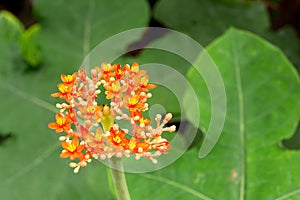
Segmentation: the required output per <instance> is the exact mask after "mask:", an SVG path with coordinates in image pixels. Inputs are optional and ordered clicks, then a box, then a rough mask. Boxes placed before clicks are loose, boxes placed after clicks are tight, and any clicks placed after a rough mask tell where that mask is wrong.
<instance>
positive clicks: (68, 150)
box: [60, 137, 84, 160]
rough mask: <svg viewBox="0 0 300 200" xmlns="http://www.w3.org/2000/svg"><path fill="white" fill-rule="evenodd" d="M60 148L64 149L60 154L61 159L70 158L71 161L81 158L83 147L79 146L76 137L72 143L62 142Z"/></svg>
mask: <svg viewBox="0 0 300 200" xmlns="http://www.w3.org/2000/svg"><path fill="white" fill-rule="evenodd" d="M61 146H62V147H63V148H64V149H63V150H62V152H61V154H60V157H61V158H67V157H70V159H71V160H75V159H76V158H83V156H82V155H83V154H82V151H83V150H84V145H79V141H78V138H77V137H75V138H73V140H72V142H62V143H61Z"/></svg>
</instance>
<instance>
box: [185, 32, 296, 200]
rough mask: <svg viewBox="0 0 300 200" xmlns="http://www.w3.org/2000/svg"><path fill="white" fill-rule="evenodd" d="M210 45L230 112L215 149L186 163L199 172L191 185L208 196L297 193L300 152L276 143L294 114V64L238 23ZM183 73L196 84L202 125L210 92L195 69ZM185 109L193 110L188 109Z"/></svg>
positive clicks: (291, 127) (289, 130)
mask: <svg viewBox="0 0 300 200" xmlns="http://www.w3.org/2000/svg"><path fill="white" fill-rule="evenodd" d="M207 51H208V54H209V55H210V56H211V58H212V59H213V61H214V62H215V63H216V65H217V66H218V68H219V70H220V73H221V75H222V77H223V80H224V84H225V88H226V95H227V116H226V122H225V125H224V129H223V133H222V135H221V137H220V140H219V142H218V143H217V145H216V146H215V148H214V149H213V151H212V152H211V153H210V154H209V155H208V156H207V157H206V158H205V159H204V160H199V161H198V162H197V163H196V164H195V166H194V168H195V170H194V171H193V170H192V169H187V171H188V172H189V173H190V174H191V179H192V178H193V177H195V176H196V175H197V173H199V174H200V175H201V179H202V180H201V181H200V183H199V184H195V185H194V188H195V190H197V189H198V190H199V191H201V192H202V193H204V194H205V195H206V196H208V197H211V198H213V199H288V197H289V198H291V199H298V198H299V195H300V192H299V191H300V190H299V184H298V183H299V178H300V176H299V167H300V165H299V164H298V163H299V162H298V161H297V160H298V159H299V156H300V153H299V152H297V151H288V150H286V149H284V148H283V147H282V145H281V140H282V139H283V138H288V137H290V136H291V135H292V134H293V132H294V131H295V129H296V125H297V122H298V120H299V113H300V104H299V98H300V84H299V77H298V76H297V73H296V71H295V69H294V68H293V66H292V65H291V63H290V62H289V61H288V60H287V59H286V57H285V56H284V55H283V54H282V53H281V51H280V50H278V49H277V48H276V47H274V46H272V45H271V44H269V43H268V42H266V41H265V40H263V39H261V38H259V37H257V36H255V35H253V34H251V33H249V32H246V31H240V30H237V29H230V30H229V31H227V32H226V33H225V34H224V35H223V36H221V37H220V38H219V39H217V40H216V41H215V42H213V43H212V44H211V45H209V47H208V48H207ZM207 60H208V58H207V55H206V54H203V55H200V57H199V59H198V60H197V62H196V64H195V66H199V67H200V68H206V67H210V64H209V63H208V62H207ZM188 77H189V79H190V80H191V82H192V84H193V86H194V88H195V90H197V91H198V92H197V95H198V98H199V107H200V111H201V115H202V117H201V122H200V126H201V127H204V129H205V128H207V126H208V123H209V120H210V115H211V114H212V113H211V107H210V105H211V103H210V96H209V93H208V92H207V88H206V85H205V82H204V81H203V79H202V78H201V76H200V75H199V74H198V73H197V72H196V70H195V69H191V70H190V71H189V72H188ZM188 96H189V95H188V94H187V96H186V99H185V101H184V103H185V105H186V106H185V109H189V104H190V100H189V97H188ZM216 112H218V111H216ZM188 113H189V114H190V115H189V116H188V118H191V117H192V116H193V110H189V112H188ZM214 114H216V113H214ZM187 167H188V166H187ZM192 171H193V173H192Z"/></svg>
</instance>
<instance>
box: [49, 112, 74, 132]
mask: <svg viewBox="0 0 300 200" xmlns="http://www.w3.org/2000/svg"><path fill="white" fill-rule="evenodd" d="M55 118H56V122H52V123H49V124H48V127H49V128H51V129H55V131H56V133H61V132H63V131H65V132H68V131H69V130H70V129H71V123H70V118H69V117H68V115H67V116H63V115H62V114H61V113H56V116H55Z"/></svg>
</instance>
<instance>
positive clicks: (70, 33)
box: [0, 0, 148, 199]
mask: <svg viewBox="0 0 300 200" xmlns="http://www.w3.org/2000/svg"><path fill="white" fill-rule="evenodd" d="M147 10H148V6H147V3H146V2H145V1H140V0H135V1H130V2H126V3H125V4H124V3H123V2H120V1H111V0H109V1H108V0H107V1H92V0H90V1H72V2H70V3H68V4H66V3H64V2H63V1H59V0H56V1H51V2H49V1H45V0H39V1H35V13H36V14H37V15H38V20H39V23H40V25H41V30H40V34H39V35H38V38H36V39H37V41H38V43H39V45H40V47H41V53H42V58H43V61H42V63H43V65H42V66H41V67H40V68H39V69H38V70H37V69H36V70H33V71H30V70H29V71H28V70H27V71H26V70H25V69H26V64H25V63H24V61H23V59H22V56H21V53H20V52H21V51H20V46H19V40H20V37H21V35H20V31H19V28H18V26H15V24H18V23H19V22H18V23H15V22H16V21H14V23H10V21H7V18H4V19H3V17H2V16H1V15H0V26H1V27H0V33H1V34H0V41H1V47H0V48H1V49H2V50H1V51H0V58H1V59H0V64H1V66H0V68H1V73H0V99H1V103H0V110H1V114H2V115H1V119H0V134H1V136H5V135H11V137H10V138H8V139H7V140H5V141H1V145H0V160H1V162H0V170H1V173H0V180H1V183H0V195H1V197H0V198H1V199H45V198H46V199H112V195H111V194H110V192H109V189H108V185H107V178H106V170H105V167H104V166H103V165H100V164H99V163H98V162H94V164H91V165H90V166H89V167H88V168H87V169H85V170H82V171H81V172H80V173H79V174H78V175H74V174H73V172H72V170H71V169H70V168H69V167H68V161H67V160H62V159H60V158H59V152H60V149H61V148H60V145H59V143H58V142H57V135H55V133H54V132H53V131H51V130H49V129H48V128H47V124H48V123H49V122H51V121H53V120H54V115H55V114H54V113H55V111H56V109H55V107H54V105H55V102H56V101H57V100H56V99H52V98H51V97H50V94H51V93H53V92H55V91H56V84H57V83H58V82H59V81H60V80H59V75H60V74H61V73H70V72H73V71H77V69H78V67H79V66H80V63H81V62H82V59H83V57H84V56H85V55H86V54H87V53H88V51H90V50H91V48H92V47H94V46H95V45H96V44H97V43H98V42H100V41H102V40H104V39H105V38H106V37H108V36H110V35H113V34H115V33H118V32H120V31H123V30H125V29H130V28H134V27H139V26H145V25H146V24H147V22H148V12H147ZM9 20H10V18H9ZM13 34H15V35H16V37H9V38H8V39H7V37H8V36H11V35H13ZM2 41H6V42H5V46H2ZM7 50H9V51H7ZM1 138H2V137H1Z"/></svg>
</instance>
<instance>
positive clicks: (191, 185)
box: [0, 0, 300, 200]
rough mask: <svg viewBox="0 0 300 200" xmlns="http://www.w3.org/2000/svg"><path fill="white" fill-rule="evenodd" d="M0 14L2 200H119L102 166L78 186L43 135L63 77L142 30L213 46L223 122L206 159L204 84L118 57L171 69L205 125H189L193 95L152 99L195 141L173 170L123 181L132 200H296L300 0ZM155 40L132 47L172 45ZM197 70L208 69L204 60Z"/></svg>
mask: <svg viewBox="0 0 300 200" xmlns="http://www.w3.org/2000/svg"><path fill="white" fill-rule="evenodd" d="M0 8H1V9H2V11H1V14H0V111H1V118H0V170H1V172H0V199H5V200H6V199H8V200H11V199H12V200H15V199H26V200H27V199H108V200H109V199H114V197H113V195H112V194H111V192H110V189H109V185H108V178H107V175H106V167H105V166H104V165H102V164H101V163H100V162H97V161H95V162H92V163H91V164H90V165H89V166H88V167H87V168H85V169H82V170H81V171H80V173H79V174H76V175H74V174H73V172H72V170H71V169H70V168H69V167H68V161H67V160H63V159H60V158H59V153H60V150H61V148H60V144H59V142H58V141H57V137H58V136H57V135H56V134H55V133H54V132H53V131H51V130H49V129H48V128H47V124H48V123H49V122H51V121H53V120H54V115H55V112H56V109H55V107H54V105H55V103H56V101H57V100H56V99H53V98H51V97H50V94H51V93H53V92H55V91H56V84H57V83H58V82H59V81H60V80H59V76H60V74H61V73H64V74H68V73H72V72H74V71H76V70H77V69H78V67H79V66H80V64H81V62H82V60H83V59H84V58H85V56H86V55H87V54H88V53H89V51H90V50H92V49H93V48H94V47H95V46H96V45H97V44H98V43H99V42H101V41H103V40H105V39H106V38H108V37H110V36H112V35H114V34H117V33H119V32H122V31H125V30H129V29H132V28H137V27H147V26H158V27H165V28H170V29H174V30H177V31H180V32H182V33H184V34H187V35H189V36H190V37H192V38H193V39H195V40H196V41H198V42H199V43H200V44H201V45H203V46H204V47H206V50H207V51H208V53H209V54H210V56H211V58H212V59H213V61H214V62H215V63H216V64H217V66H218V67H219V70H220V73H221V75H222V78H223V80H224V85H225V89H226V95H227V116H226V121H225V125H224V129H223V132H222V135H221V137H220V140H219V141H218V143H217V145H216V146H215V148H214V149H213V151H212V152H211V153H210V154H209V155H208V156H207V157H205V158H204V159H199V158H198V150H199V147H200V145H201V144H200V143H201V141H200V140H201V136H202V134H203V133H204V134H205V130H207V129H208V125H209V121H210V117H211V108H210V105H211V102H210V96H209V93H208V91H207V87H206V85H205V82H204V81H203V79H202V78H201V76H199V75H198V74H197V73H195V71H194V70H193V69H190V67H191V64H190V63H187V62H186V61H185V60H184V59H182V58H178V56H175V55H172V54H170V53H167V52H160V51H154V50H142V51H135V52H131V53H129V54H128V55H125V56H124V57H122V58H120V62H122V64H125V62H126V63H132V62H134V61H138V62H139V63H141V64H146V63H154V62H155V63H163V64H166V65H168V66H171V67H173V68H174V69H176V70H177V71H179V72H180V73H182V74H183V75H185V76H186V78H187V79H188V80H189V81H190V83H191V84H192V86H193V88H194V90H195V91H196V92H197V96H198V99H199V109H200V112H201V122H200V124H192V123H191V122H189V121H191V119H192V118H193V114H194V111H193V110H190V106H189V104H191V103H195V102H191V101H190V96H189V94H188V93H186V94H185V96H184V99H176V98H175V97H174V96H172V94H170V91H168V90H165V89H163V88H158V90H156V91H153V98H152V99H151V102H150V103H159V104H161V105H163V106H164V107H165V109H166V110H167V111H168V112H172V113H173V114H174V115H175V116H176V117H177V118H178V117H180V114H181V112H180V109H181V108H180V106H181V105H183V109H185V110H186V112H187V116H186V117H187V121H185V122H184V123H181V124H180V121H178V120H176V118H175V120H174V121H173V123H174V124H176V125H177V126H179V125H182V126H181V127H183V128H182V129H181V132H180V133H178V134H181V136H182V137H183V138H185V136H186V135H188V134H189V132H190V131H194V129H196V128H195V127H198V126H199V130H198V135H197V137H196V139H195V141H194V143H193V145H192V146H191V147H190V148H189V150H188V151H187V152H186V153H184V155H183V156H182V157H181V158H180V159H178V160H177V161H176V162H174V163H173V164H171V165H170V166H168V167H166V168H164V169H162V170H159V171H156V172H151V173H145V174H126V176H127V180H128V186H129V190H130V193H131V197H132V199H133V200H141V199H144V200H146V199H218V200H223V199H229V200H233V199H250V200H252V199H255V200H256V199H258V200H259V199H262V200H265V199H277V200H279V199H300V181H299V180H300V175H299V174H300V173H299V172H300V162H299V160H300V153H299V152H298V149H299V148H300V130H299V129H298V131H297V129H296V128H297V125H298V122H299V116H300V115H299V114H300V104H299V98H300V85H299V70H300V45H299V35H300V34H299V33H300V31H299V30H300V29H299V27H300V26H299V20H298V19H299V17H300V16H299V13H300V2H299V1H298V0H294V1H292V0H290V1H288V0H281V1H279V0H278V1H276V0H274V1H259V0H257V1H254V0H253V1H250V0H187V1H182V0H157V1H155V0H149V1H146V0H129V1H121V0H98V1H97V0H88V1H80V0H73V1H63V0H53V1H46V0H35V1H29V0H23V1H1V2H0ZM8 11H9V12H8ZM149 34H151V32H150V33H149V32H145V33H144V35H141V37H140V38H137V41H136V43H133V44H132V45H133V46H134V45H135V44H141V43H142V44H144V45H145V47H146V46H147V44H148V43H152V42H160V41H161V40H162V39H163V38H165V37H168V32H166V33H165V34H162V35H159V36H156V37H154V38H152V39H151V40H150V41H149V40H147V38H149V37H151V36H149ZM174 42H178V43H180V42H182V43H180V44H183V48H184V41H174ZM128 48H130V47H128ZM107 51H109V49H107ZM195 63H196V64H197V65H200V66H206V65H207V63H206V60H205V59H204V58H203V57H202V56H201V55H199V58H198V59H197V60H195ZM157 70H158V71H159V68H157ZM150 80H151V78H150ZM183 92H185V91H183ZM181 102H183V103H182V104H181ZM217 112H218V110H217ZM200 129H201V131H202V132H201V131H200ZM137 164H138V162H137Z"/></svg>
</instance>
